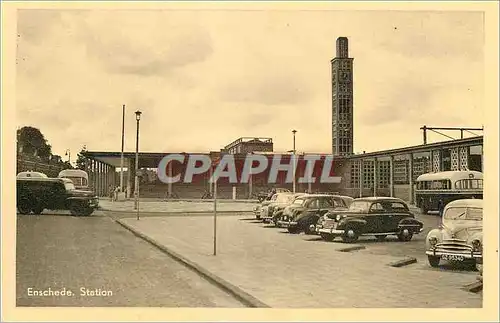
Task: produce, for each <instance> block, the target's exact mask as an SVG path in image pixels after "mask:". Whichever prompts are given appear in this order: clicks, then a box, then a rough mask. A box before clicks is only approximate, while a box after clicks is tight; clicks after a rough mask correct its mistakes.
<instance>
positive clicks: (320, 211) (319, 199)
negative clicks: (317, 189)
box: [278, 194, 347, 234]
mask: <svg viewBox="0 0 500 323" xmlns="http://www.w3.org/2000/svg"><path fill="white" fill-rule="evenodd" d="M339 209H340V210H346V209H347V205H346V203H345V201H344V199H342V197H341V196H338V195H320V194H311V195H304V196H301V197H298V198H296V199H295V201H294V202H293V203H292V204H290V205H289V206H287V207H286V208H285V209H284V210H283V214H282V216H281V219H280V220H278V225H279V226H280V227H285V228H287V229H288V232H290V233H300V232H305V233H306V234H312V233H314V230H312V231H311V228H312V227H314V225H315V224H316V222H317V221H318V219H319V218H321V217H322V216H323V215H324V214H326V213H327V212H328V211H332V210H339Z"/></svg>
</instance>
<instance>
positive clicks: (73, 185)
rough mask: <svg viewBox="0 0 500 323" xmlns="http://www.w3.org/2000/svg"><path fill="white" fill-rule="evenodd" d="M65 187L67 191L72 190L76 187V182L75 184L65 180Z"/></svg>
mask: <svg viewBox="0 0 500 323" xmlns="http://www.w3.org/2000/svg"><path fill="white" fill-rule="evenodd" d="M64 187H65V188H66V190H67V191H72V190H74V189H75V184H73V183H72V182H64Z"/></svg>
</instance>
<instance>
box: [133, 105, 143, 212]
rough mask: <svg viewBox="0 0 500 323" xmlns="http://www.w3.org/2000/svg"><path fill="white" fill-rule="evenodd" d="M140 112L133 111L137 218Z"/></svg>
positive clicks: (136, 206)
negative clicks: (135, 126) (135, 123)
mask: <svg viewBox="0 0 500 323" xmlns="http://www.w3.org/2000/svg"><path fill="white" fill-rule="evenodd" d="M141 114H142V112H141V111H139V110H137V111H135V120H136V121H137V132H136V138H135V185H134V197H135V209H136V210H137V220H139V174H138V171H139V121H140V120H141Z"/></svg>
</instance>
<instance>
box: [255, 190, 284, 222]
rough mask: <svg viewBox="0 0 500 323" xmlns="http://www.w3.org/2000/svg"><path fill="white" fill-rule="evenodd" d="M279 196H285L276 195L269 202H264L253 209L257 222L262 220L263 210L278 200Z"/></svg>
mask: <svg viewBox="0 0 500 323" xmlns="http://www.w3.org/2000/svg"><path fill="white" fill-rule="evenodd" d="M278 194H283V193H275V194H274V195H273V196H271V198H270V199H269V200H264V201H262V203H261V204H260V205H257V206H255V207H254V208H253V213H254V214H255V218H256V219H257V220H260V217H261V215H262V212H263V209H264V208H267V206H268V205H269V204H271V203H273V202H274V201H276V199H277V198H278Z"/></svg>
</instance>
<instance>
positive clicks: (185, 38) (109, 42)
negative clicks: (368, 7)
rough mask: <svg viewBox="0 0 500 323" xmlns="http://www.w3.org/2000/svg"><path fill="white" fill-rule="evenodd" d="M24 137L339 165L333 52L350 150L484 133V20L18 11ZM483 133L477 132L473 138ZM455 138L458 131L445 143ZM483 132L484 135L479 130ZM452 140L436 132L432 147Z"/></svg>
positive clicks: (59, 149) (58, 150)
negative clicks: (345, 78) (350, 109)
mask: <svg viewBox="0 0 500 323" xmlns="http://www.w3.org/2000/svg"><path fill="white" fill-rule="evenodd" d="M17 19H18V22H17V24H18V38H17V39H18V44H17V73H16V99H17V102H16V103H17V107H16V121H17V126H18V127H22V126H33V127H37V128H39V129H40V130H41V132H42V133H43V134H44V135H45V138H46V139H47V140H48V142H49V143H50V144H51V145H52V147H53V153H55V154H59V155H62V156H64V152H65V151H66V149H70V150H71V152H72V155H73V156H74V157H72V159H73V160H74V158H76V153H77V152H78V151H80V149H81V147H82V146H83V145H86V146H87V149H88V150H91V151H120V149H121V127H122V105H123V104H125V105H126V117H125V118H126V122H125V150H126V151H135V136H136V121H135V116H134V111H136V110H140V111H142V118H141V121H140V151H150V152H152V151H155V152H208V151H218V150H219V149H221V148H223V147H224V146H225V145H226V144H229V143H230V142H232V141H233V140H235V139H237V138H239V137H246V136H248V137H271V138H273V142H274V150H275V151H278V152H285V151H288V150H290V149H292V148H293V147H292V145H293V136H292V130H293V129H296V130H297V134H296V149H297V151H298V152H306V153H308V152H315V153H318V152H321V153H331V67H330V60H331V59H332V58H333V57H335V41H336V39H337V38H338V37H348V39H349V56H350V57H353V58H354V151H355V152H362V151H366V152H371V151H378V150H384V149H392V148H400V147H404V146H411V145H419V144H421V143H422V131H421V130H420V127H422V126H423V125H424V124H425V125H427V126H435V127H450V126H462V127H481V126H482V125H483V123H484V121H483V119H484V105H483V101H484V93H483V90H484V89H483V88H484V80H483V78H484V49H483V46H484V30H483V28H484V27H483V14H482V13H481V12H463V11H462V12H451V11H450V12H444V11H441V12H430V11H429V12H425V11H422V12H415V11H413V12H409V11H408V12H405V11H327V10H323V11H297V10H272V11H271V10H267V11H264V10H261V11H258V10H253V11H242V10H240V11H227V10H226V11H223V10H220V11H219V10H210V11H208V10H198V11H195V10H175V11H174V10H170V11H168V10H164V11H161V10H149V11H145V10H143V11H140V10H129V11H126V10H121V11H120V10H39V9H37V10H34V9H24V10H19V11H18V15H17ZM476 133H478V132H476ZM447 134H449V135H452V136H454V137H456V138H459V136H460V133H459V132H454V133H453V132H452V133H450V132H447ZM478 134H481V132H479V133H478ZM442 140H447V138H445V137H442V136H439V135H437V134H433V133H429V134H428V141H429V142H434V141H442Z"/></svg>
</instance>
